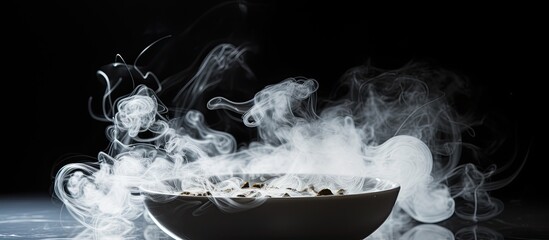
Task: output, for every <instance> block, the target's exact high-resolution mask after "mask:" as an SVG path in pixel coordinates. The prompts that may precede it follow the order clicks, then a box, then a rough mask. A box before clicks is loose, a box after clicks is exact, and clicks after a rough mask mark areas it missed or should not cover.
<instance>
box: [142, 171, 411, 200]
mask: <svg viewBox="0 0 549 240" xmlns="http://www.w3.org/2000/svg"><path fill="white" fill-rule="evenodd" d="M291 174H293V173H291ZM221 175H222V174H221ZM227 175H228V174H227ZM233 175H236V176H238V175H277V174H276V173H275V174H272V173H249V174H233ZM280 175H282V174H280ZM296 175H323V176H343V177H360V178H363V179H370V180H376V181H382V182H385V183H387V184H388V186H390V187H388V188H387V189H383V190H374V191H364V192H357V193H349V194H344V195H335V194H334V195H321V196H291V197H281V196H271V197H259V198H258V197H227V196H213V195H209V196H193V195H181V193H180V192H163V191H156V190H151V189H147V188H146V187H144V186H139V190H140V192H141V193H144V194H152V195H163V196H169V197H184V198H193V199H209V198H214V199H231V200H236V201H238V200H252V199H287V200H289V199H311V198H314V199H323V198H338V199H340V198H345V197H352V196H364V195H375V194H381V193H385V192H391V191H400V188H401V185H400V184H399V183H397V182H395V181H392V180H389V179H385V178H380V177H365V176H350V175H336V174H314V173H311V174H310V173H297V174H296ZM213 176H220V175H212V177H213ZM177 179H178V178H169V179H164V180H161V182H162V181H172V180H177Z"/></svg>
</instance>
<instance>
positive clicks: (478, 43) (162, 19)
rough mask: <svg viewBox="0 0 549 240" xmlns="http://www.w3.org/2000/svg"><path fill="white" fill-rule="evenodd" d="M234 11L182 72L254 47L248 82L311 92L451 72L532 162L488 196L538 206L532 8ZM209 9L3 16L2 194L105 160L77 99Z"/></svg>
mask: <svg viewBox="0 0 549 240" xmlns="http://www.w3.org/2000/svg"><path fill="white" fill-rule="evenodd" d="M322 2H324V3H322ZM243 3H245V4H247V5H248V8H247V14H246V15H245V16H246V17H245V18H244V21H242V19H240V18H237V19H240V20H234V19H232V18H231V17H228V18H227V19H225V18H216V16H219V15H216V14H212V15H211V16H209V17H207V18H206V20H203V21H202V24H197V25H196V26H195V27H194V28H193V31H191V32H190V33H189V34H188V37H187V38H186V39H187V40H185V41H183V42H184V43H185V44H188V45H187V46H184V48H185V49H187V51H188V53H189V55H188V56H187V57H186V58H185V59H187V60H189V59H195V58H197V56H198V53H199V52H200V50H202V49H204V48H205V47H207V46H209V44H212V43H215V42H221V41H223V40H228V41H233V42H242V41H244V40H246V41H251V42H253V43H255V44H257V45H259V46H261V48H260V49H261V50H260V52H259V54H258V55H259V57H258V58H257V59H258V60H257V61H256V62H253V63H251V64H250V65H251V66H252V70H254V72H256V74H257V76H258V78H259V79H263V80H265V82H273V81H280V80H283V79H284V78H286V77H293V76H306V77H311V78H315V79H317V80H318V81H320V82H321V89H320V91H321V93H322V92H327V91H329V90H330V89H329V86H330V83H331V82H332V81H334V80H336V79H337V78H338V77H339V76H341V74H343V72H344V71H345V70H347V69H349V68H351V67H354V66H357V65H360V64H363V63H365V62H367V61H370V62H371V63H372V64H373V65H374V66H378V67H381V68H389V69H390V68H398V67H400V66H402V65H404V64H406V63H408V62H409V61H427V62H429V63H431V64H433V65H435V66H439V67H444V68H447V69H450V70H452V71H455V72H457V73H459V74H462V75H464V76H467V77H468V78H469V79H470V80H471V82H472V83H473V84H474V85H475V86H476V87H478V88H479V89H481V90H482V98H481V102H479V103H478V104H479V105H481V106H482V107H481V109H484V110H485V111H487V112H493V113H496V115H498V116H500V118H501V119H503V121H505V122H506V123H508V126H509V128H510V129H507V130H509V131H510V132H513V135H512V141H514V142H515V143H516V144H517V146H518V148H519V158H518V161H522V159H524V156H525V154H526V152H527V149H528V148H529V149H530V150H529V157H528V158H527V162H526V165H525V167H524V169H523V171H522V172H521V173H520V174H519V176H518V177H517V178H516V179H515V180H514V181H513V182H512V183H511V184H510V185H508V186H507V187H506V188H505V189H503V190H500V191H499V192H497V193H496V194H500V195H504V196H510V197H512V198H513V197H517V198H521V197H531V198H538V197H541V195H538V194H537V193H536V189H537V188H538V187H540V186H543V185H542V184H543V183H546V182H547V181H546V180H545V178H544V173H545V172H546V171H545V169H544V168H543V167H544V163H543V161H544V160H545V158H546V157H543V156H541V153H540V151H541V150H543V144H542V143H541V140H542V139H541V138H542V137H543V134H542V132H544V130H543V129H544V128H545V127H544V125H542V124H543V117H542V116H541V114H543V113H544V111H546V110H547V107H546V106H544V105H543V104H542V103H543V101H542V100H541V99H543V97H544V93H543V92H544V89H543V87H542V84H543V82H544V81H546V74H545V75H544V74H540V73H539V72H541V71H539V70H542V69H543V68H545V66H543V64H542V61H540V60H539V58H540V57H541V58H543V57H545V55H544V54H543V53H542V48H541V47H540V46H541V45H540V43H541V42H542V40H541V33H542V28H541V27H540V25H541V17H540V15H538V14H537V13H536V7H535V6H504V5H498V6H488V7H482V6H478V5H460V4H453V5H452V4H449V5H445V6H433V5H430V6H408V5H398V4H388V5H386V6H376V5H374V4H371V3H368V4H358V3H354V4H351V3H349V2H342V3H339V2H333V1H310V2H299V3H294V2H282V1H278V2H275V1H263V2H261V3H259V2H254V1H248V2H246V1H243ZM218 4H219V2H214V1H204V2H202V1H200V3H187V2H179V1H151V2H141V1H116V2H108V3H97V2H91V1H90V2H89V3H79V4H76V5H75V4H74V3H63V2H48V3H33V4H29V3H18V4H14V5H13V6H9V7H6V8H5V9H4V11H5V12H7V14H6V15H4V17H7V19H6V20H4V26H5V27H4V29H3V32H4V34H3V40H5V41H7V43H4V44H3V54H2V57H3V59H4V63H3V65H4V66H3V68H4V71H3V73H4V74H3V76H2V77H3V81H2V82H3V83H2V86H3V87H2V90H3V91H2V92H3V94H2V95H3V103H2V104H3V106H2V108H3V111H2V116H3V121H2V122H3V128H2V130H3V137H2V140H3V141H2V142H3V143H4V146H5V148H4V149H3V151H2V152H3V153H4V154H3V155H4V156H3V158H2V162H3V163H2V165H0V166H1V173H2V177H1V188H2V190H0V193H1V194H23V193H40V194H51V193H52V192H51V187H52V180H53V178H54V175H55V172H56V171H57V169H58V168H59V167H60V166H61V165H63V164H66V163H67V162H70V161H74V160H75V158H70V156H75V155H79V156H80V159H81V158H84V156H91V157H94V156H96V155H97V153H98V152H99V151H101V150H103V149H105V147H106V146H107V141H106V139H105V135H104V128H105V126H106V125H105V124H104V123H101V122H98V121H96V120H94V119H92V118H91V117H90V115H89V113H88V107H87V104H88V98H89V97H90V96H98V93H100V92H101V91H102V89H101V85H100V84H99V82H98V81H99V80H97V78H96V75H95V72H96V71H97V70H98V69H99V68H100V67H101V66H104V65H106V64H108V63H111V62H113V61H114V60H115V54H121V55H122V56H123V57H124V58H125V59H129V61H130V62H131V61H132V59H134V58H135V57H136V56H137V54H138V53H139V52H140V51H141V50H142V49H143V48H144V47H146V46H147V45H148V44H150V43H151V42H152V41H154V40H156V39H158V38H160V37H163V36H166V35H168V34H173V35H177V34H180V33H181V32H183V31H184V30H185V29H187V28H189V27H190V26H191V24H192V23H193V22H194V21H196V19H198V18H199V17H200V16H202V15H203V14H204V13H205V12H207V11H208V10H209V9H212V8H213V7H214V6H216V5H218ZM229 5H232V6H233V7H232V8H230V7H228V8H229V9H231V10H227V12H230V13H232V12H235V9H236V8H237V5H235V4H234V3H233V4H229ZM235 6H236V7H235ZM223 8H225V7H221V9H223ZM223 11H225V10H223ZM223 11H221V12H223ZM222 15H224V14H222ZM226 15H229V16H232V15H231V14H226ZM212 16H213V17H212ZM231 19H232V20H231ZM233 20H234V21H233ZM203 22H205V23H203ZM233 22H234V23H233ZM203 26H208V27H207V28H204V27H203ZM216 26H217V27H216ZM183 62H184V61H183ZM6 63H7V64H6ZM323 86H326V87H325V88H323ZM6 144H7V145H6ZM518 165H519V164H515V165H513V168H517V167H518Z"/></svg>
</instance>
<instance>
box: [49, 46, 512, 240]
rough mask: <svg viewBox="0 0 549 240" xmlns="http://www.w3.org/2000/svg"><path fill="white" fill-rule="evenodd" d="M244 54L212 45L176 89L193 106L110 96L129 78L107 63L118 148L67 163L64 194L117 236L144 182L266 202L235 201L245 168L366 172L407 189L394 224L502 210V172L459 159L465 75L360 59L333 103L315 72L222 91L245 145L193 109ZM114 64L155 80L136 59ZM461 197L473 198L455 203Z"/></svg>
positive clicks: (218, 100)
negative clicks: (496, 178) (248, 133)
mask: <svg viewBox="0 0 549 240" xmlns="http://www.w3.org/2000/svg"><path fill="white" fill-rule="evenodd" d="M245 52H246V49H245V48H240V47H235V46H232V45H230V44H221V45H219V46H217V47H215V48H214V49H212V50H211V52H210V53H209V54H208V55H207V56H206V57H205V58H204V61H203V62H202V64H201V65H200V67H199V68H198V70H197V71H196V73H195V74H194V76H193V77H192V78H190V80H189V81H188V82H187V83H186V85H185V86H184V87H182V88H181V89H180V90H179V91H178V94H177V95H176V97H175V100H178V101H180V104H179V105H180V106H184V107H185V108H178V109H171V108H168V107H167V106H166V105H165V104H164V103H163V102H162V101H161V100H160V96H161V94H160V93H162V91H161V89H162V88H161V87H159V88H157V89H158V90H156V91H155V90H152V88H151V87H149V86H147V85H146V84H141V85H137V86H136V87H135V88H134V89H133V91H132V92H131V93H130V94H128V95H126V96H123V97H121V98H118V99H116V101H114V102H112V103H111V101H110V99H111V98H112V96H111V95H112V94H113V92H114V90H115V88H116V86H118V85H119V83H120V82H114V80H112V79H117V78H112V77H109V74H107V73H105V72H103V71H99V72H98V76H100V78H101V79H102V80H104V81H105V82H106V83H107V84H106V85H107V89H106V90H105V95H104V97H103V100H104V102H103V104H104V107H105V108H104V116H103V120H105V121H108V122H110V123H111V125H110V126H109V127H108V128H107V131H106V134H107V137H108V139H109V140H110V146H109V148H108V151H106V152H100V153H99V155H98V161H97V162H95V163H72V164H68V165H65V166H64V167H63V168H62V169H61V170H60V171H59V172H58V174H57V176H56V179H55V193H56V195H57V196H58V197H59V198H60V199H61V200H62V201H63V202H64V203H65V206H66V207H67V208H68V209H69V211H70V212H71V213H72V214H73V216H74V217H76V218H77V219H78V220H79V221H80V222H82V223H83V224H84V225H86V226H87V227H89V228H92V229H96V230H99V231H101V232H102V233H104V234H106V235H107V236H108V235H109V234H113V235H114V234H120V232H122V233H124V232H128V231H130V230H131V229H132V228H133V227H134V223H133V220H135V219H137V218H139V217H140V216H141V215H142V214H143V213H144V206H143V200H144V198H145V196H144V195H142V194H140V192H141V191H142V190H143V189H146V190H151V191H155V192H163V193H167V194H168V195H167V196H171V197H175V196H177V194H178V193H179V192H181V191H184V190H187V191H193V190H196V191H203V192H210V193H211V198H210V199H211V200H212V202H214V203H215V204H216V205H217V206H218V207H219V208H220V209H222V210H224V211H227V212H233V211H242V210H245V209H248V208H252V207H255V206H258V205H260V204H261V203H262V202H263V201H264V200H265V198H262V197H261V195H260V197H257V198H256V199H255V200H254V201H252V202H250V203H248V204H242V203H236V202H234V201H232V200H230V199H229V198H226V197H228V196H229V195H227V194H226V191H223V189H224V188H225V189H227V188H238V187H239V186H240V185H241V184H242V179H241V178H238V176H239V175H241V174H252V175H253V174H265V173H267V174H278V175H281V177H280V178H279V179H277V180H276V181H272V182H269V183H268V184H271V186H280V187H282V186H284V187H287V186H290V187H294V188H302V187H303V186H307V185H309V184H314V185H317V186H322V187H326V188H345V189H346V190H347V191H348V192H349V194H355V193H359V192H362V191H363V189H364V188H363V186H364V181H363V180H361V179H363V178H364V177H373V178H381V179H387V180H390V181H392V182H395V183H397V184H399V185H400V187H401V191H400V194H399V197H398V200H397V204H396V206H395V209H394V211H393V214H392V216H391V217H390V220H389V221H388V222H387V223H386V225H387V224H398V222H401V221H404V220H405V219H409V218H410V217H411V218H412V219H415V220H417V221H420V222H424V223H436V222H440V221H443V220H445V219H447V218H449V217H451V216H453V215H454V213H456V215H457V216H459V217H462V218H465V219H471V220H475V221H477V220H483V219H487V218H490V217H493V216H495V215H497V214H498V213H499V212H500V211H502V204H501V202H500V201H498V200H495V199H493V198H490V197H489V195H488V194H487V191H488V190H493V189H495V188H497V185H491V186H490V188H486V184H485V182H486V179H487V177H489V176H490V175H491V174H492V173H493V169H489V170H488V171H486V172H482V171H480V170H479V169H477V168H476V167H475V166H474V165H471V164H465V165H460V154H461V149H462V146H463V145H462V138H461V134H462V132H463V131H465V130H468V127H469V126H468V125H467V123H466V122H464V121H463V119H462V118H460V116H459V115H458V114H457V112H456V110H455V109H454V108H453V107H452V104H453V102H451V96H452V94H461V93H462V92H459V91H457V90H460V89H462V88H463V86H462V85H460V84H461V80H460V79H459V78H458V77H457V76H455V75H453V74H451V73H448V72H443V71H440V70H432V69H425V68H420V67H417V66H407V67H405V68H402V69H399V70H394V71H388V72H383V71H380V70H377V69H375V68H372V67H369V66H360V67H356V68H353V69H351V70H349V71H348V72H346V73H345V74H344V76H342V81H341V85H340V87H339V88H338V89H336V91H334V95H333V97H332V98H330V99H329V100H328V101H317V96H316V91H317V90H318V89H319V87H320V86H319V83H318V82H317V81H316V80H314V79H307V78H289V79H285V80H283V81H281V82H280V83H277V84H273V85H269V86H266V87H265V88H263V89H262V90H261V91H259V92H258V93H257V94H255V96H254V97H253V98H252V99H250V100H248V101H244V102H237V101H233V100H230V99H227V98H225V97H223V96H218V97H214V98H212V99H211V100H209V101H208V103H207V108H208V109H210V110H212V111H219V110H227V111H231V112H234V113H235V114H239V115H241V123H239V124H243V125H245V126H247V127H250V128H254V129H256V130H257V136H258V137H257V139H256V140H254V141H251V142H249V143H248V144H247V145H245V146H241V147H237V142H236V140H235V138H234V137H233V136H232V135H231V134H229V133H228V132H223V131H219V130H215V129H212V128H210V127H209V126H208V123H207V122H206V119H205V117H204V115H203V113H201V112H199V111H197V110H194V109H192V108H191V107H193V105H195V104H196V103H197V102H198V101H197V99H198V98H199V97H200V95H201V94H203V93H204V92H205V91H207V90H208V88H211V87H213V86H215V85H216V84H220V83H221V82H222V80H223V76H224V74H225V73H226V72H227V71H229V70H231V69H242V70H244V71H245V72H250V69H249V68H248V67H247V66H246V64H245V61H244V55H245ZM115 67H123V68H126V69H128V71H129V73H130V74H132V73H134V74H135V73H137V74H139V77H141V78H146V77H145V76H146V74H141V71H139V70H138V68H137V67H136V66H130V65H127V64H117V65H116V66H115ZM136 70H137V71H136ZM147 74H150V73H147ZM153 76H154V75H153ZM166 100H170V99H166ZM319 105H321V107H318V106H319ZM176 110H177V111H176ZM227 114H228V113H227ZM304 174H316V175H318V174H321V176H322V177H316V178H315V177H309V178H307V177H302V176H305V175H304ZM212 177H214V178H215V179H217V181H212ZM174 179H175V180H176V181H175V183H176V184H173V183H174V181H173V180H174ZM168 180H169V181H171V182H170V183H171V184H167V181H168ZM387 187H388V186H377V188H375V189H378V190H380V189H384V188H387ZM393 187H394V186H393ZM220 189H221V190H220ZM375 189H374V190H375ZM456 199H459V201H460V202H461V201H463V202H464V203H463V204H462V205H460V206H457V207H456ZM156 200H159V201H160V200H165V199H156ZM430 228H433V226H428V227H426V228H425V229H421V231H430ZM418 231H419V230H418ZM410 234H413V233H410ZM122 235H123V234H122Z"/></svg>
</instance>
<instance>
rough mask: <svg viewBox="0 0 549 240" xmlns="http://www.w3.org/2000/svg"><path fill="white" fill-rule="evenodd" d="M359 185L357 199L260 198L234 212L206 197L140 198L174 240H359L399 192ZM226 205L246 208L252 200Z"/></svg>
mask: <svg viewBox="0 0 549 240" xmlns="http://www.w3.org/2000/svg"><path fill="white" fill-rule="evenodd" d="M252 180H253V179H252ZM362 180H363V181H364V182H365V183H366V184H364V192H361V193H354V194H349V195H331V196H311V197H272V198H263V199H262V200H263V202H262V203H261V204H260V205H259V206H256V207H253V208H249V209H246V210H242V211H236V212H226V211H223V210H221V209H220V208H219V207H217V205H216V204H214V202H215V201H217V200H220V199H215V197H211V196H210V197H206V196H185V195H181V196H179V195H177V196H176V195H175V193H159V192H154V191H147V190H142V193H143V194H144V195H145V197H146V198H145V206H146V209H147V212H148V214H149V216H150V217H151V218H152V219H153V221H154V222H155V223H156V224H157V225H158V226H159V227H160V228H161V229H162V230H163V231H164V232H166V233H167V234H168V235H170V236H171V237H173V238H175V239H193V240H195V239H313V238H314V239H364V238H366V237H367V236H369V235H370V234H371V233H373V232H374V231H375V230H376V229H377V228H379V227H380V226H381V225H382V224H383V222H384V221H385V220H386V219H387V217H388V216H389V214H390V213H391V211H392V209H393V206H394V204H395V202H396V199H397V196H398V193H399V190H400V186H399V185H398V184H396V183H393V182H391V181H388V180H383V179H378V178H362ZM372 186H377V187H376V190H373V189H371V188H372ZM379 186H382V188H381V189H380V190H379ZM368 188H370V189H368ZM159 199H164V200H163V201H159ZM230 200H234V201H236V202H238V203H242V204H246V202H251V201H255V200H256V199H253V198H246V197H241V198H230Z"/></svg>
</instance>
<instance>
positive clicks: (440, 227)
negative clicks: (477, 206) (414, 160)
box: [0, 195, 549, 240]
mask: <svg viewBox="0 0 549 240" xmlns="http://www.w3.org/2000/svg"><path fill="white" fill-rule="evenodd" d="M394 232H395V236H397V237H396V238H397V239H404V240H413V239H416V240H420V239H549V207H547V206H545V204H544V203H542V202H538V203H536V202H535V201H506V202H505V210H504V211H503V213H501V214H500V215H499V216H497V217H495V218H493V219H490V220H488V221H484V222H479V223H474V222H469V221H464V220H460V219H458V218H456V217H452V218H450V219H448V220H446V221H444V222H441V223H437V224H419V223H417V224H411V225H410V226H406V227H402V228H401V229H395V230H394ZM103 237H104V236H102V235H101V232H94V231H92V230H89V229H87V228H86V227H84V226H82V225H81V224H80V223H78V222H77V221H76V220H74V218H73V217H72V216H71V215H70V214H69V213H68V212H67V210H66V209H65V208H63V205H62V204H61V203H60V202H59V201H58V200H56V199H54V198H51V197H47V196H27V195H22V196H2V197H0V239H102V238H103ZM385 237H386V236H385ZM108 238H109V239H155V240H157V239H172V238H170V237H169V236H168V235H166V234H165V233H163V232H162V231H161V230H160V229H159V228H158V227H156V226H155V225H154V223H148V222H146V221H145V220H138V221H136V228H135V230H134V231H133V232H131V233H129V234H126V235H124V236H108ZM367 239H384V238H381V237H379V236H377V237H376V236H370V237H369V238H367Z"/></svg>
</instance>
